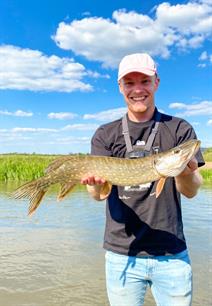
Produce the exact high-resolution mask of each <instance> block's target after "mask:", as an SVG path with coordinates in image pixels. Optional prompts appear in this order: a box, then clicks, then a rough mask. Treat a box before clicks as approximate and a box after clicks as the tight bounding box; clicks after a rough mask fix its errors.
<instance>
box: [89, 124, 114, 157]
mask: <svg viewBox="0 0 212 306" xmlns="http://www.w3.org/2000/svg"><path fill="white" fill-rule="evenodd" d="M107 139H108V137H107V135H106V132H105V129H104V127H101V126H100V127H99V128H98V129H97V130H96V132H95V134H94V135H93V137H92V139H91V155H100V156H112V153H111V150H110V148H109V147H108V144H107Z"/></svg>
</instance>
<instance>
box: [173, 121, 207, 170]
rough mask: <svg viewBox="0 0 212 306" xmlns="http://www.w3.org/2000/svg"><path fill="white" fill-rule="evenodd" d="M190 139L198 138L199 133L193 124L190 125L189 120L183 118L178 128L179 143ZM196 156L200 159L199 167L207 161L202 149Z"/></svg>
mask: <svg viewBox="0 0 212 306" xmlns="http://www.w3.org/2000/svg"><path fill="white" fill-rule="evenodd" d="M190 139H197V135H196V133H195V131H194V128H193V127H192V125H190V124H189V123H188V122H187V121H185V120H182V121H181V122H180V123H179V126H178V129H177V145H179V144H181V143H183V142H186V141H187V140H190ZM195 157H196V159H197V161H198V167H201V166H204V164H205V161H204V158H203V156H202V152H201V150H198V152H197V153H196V156H195Z"/></svg>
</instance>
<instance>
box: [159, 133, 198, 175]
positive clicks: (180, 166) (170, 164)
mask: <svg viewBox="0 0 212 306" xmlns="http://www.w3.org/2000/svg"><path fill="white" fill-rule="evenodd" d="M199 147H200V141H199V140H197V139H191V140H188V141H187V142H185V143H182V144H180V145H179V146H177V147H174V148H172V149H170V150H168V151H166V152H165V153H159V154H158V155H157V156H156V159H155V168H156V171H157V172H158V173H159V174H160V175H161V176H177V175H179V174H180V173H181V172H182V171H183V170H184V169H185V167H186V165H187V164H188V162H189V161H190V160H191V159H192V158H193V157H194V155H195V154H196V153H197V151H198V149H199Z"/></svg>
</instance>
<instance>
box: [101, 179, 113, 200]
mask: <svg viewBox="0 0 212 306" xmlns="http://www.w3.org/2000/svg"><path fill="white" fill-rule="evenodd" d="M111 189H112V184H111V183H108V182H105V183H104V185H103V186H102V188H101V190H100V199H101V200H104V199H106V198H107V197H108V195H109V194H110V192H111Z"/></svg>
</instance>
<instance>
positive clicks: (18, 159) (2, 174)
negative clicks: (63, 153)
mask: <svg viewBox="0 0 212 306" xmlns="http://www.w3.org/2000/svg"><path fill="white" fill-rule="evenodd" d="M56 157H58V156H55V155H54V156H51V155H35V154H32V155H30V154H5V155H4V154H3V155H0V181H4V182H7V181H28V180H33V179H36V178H38V177H40V176H42V175H43V173H44V169H45V168H46V167H47V165H48V164H49V163H50V162H51V161H52V160H53V159H55V158H56Z"/></svg>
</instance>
